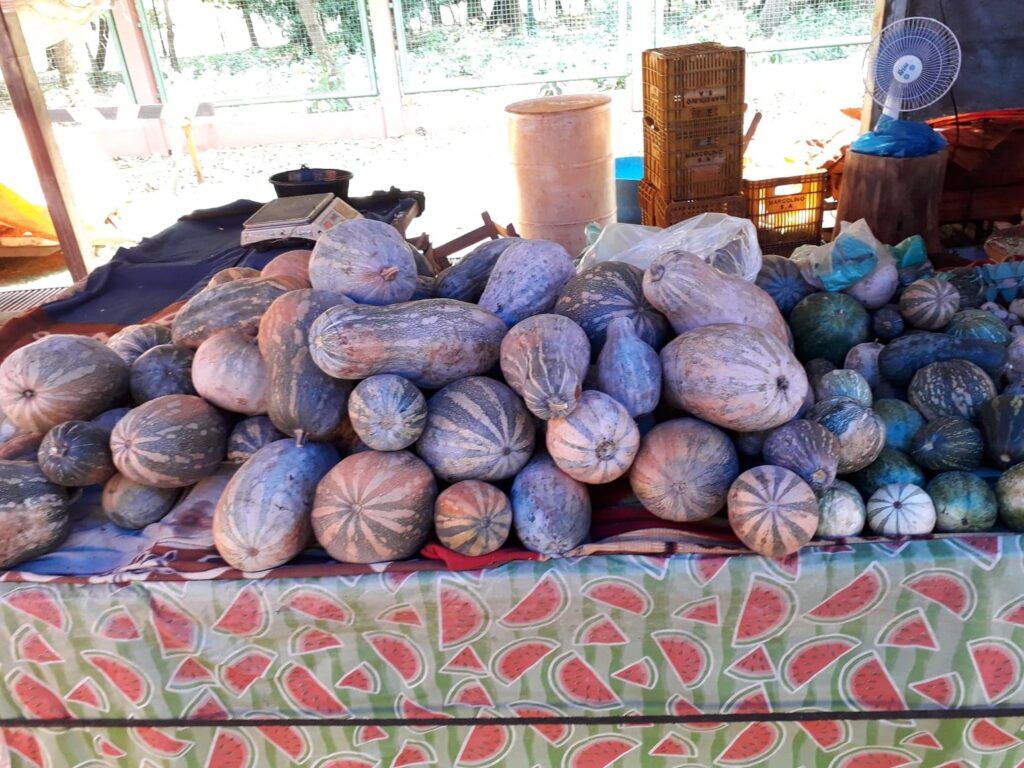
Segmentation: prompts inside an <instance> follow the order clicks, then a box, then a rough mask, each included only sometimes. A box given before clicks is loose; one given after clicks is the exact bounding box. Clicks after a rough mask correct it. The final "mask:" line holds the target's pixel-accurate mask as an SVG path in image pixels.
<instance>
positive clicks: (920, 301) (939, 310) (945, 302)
mask: <svg viewBox="0 0 1024 768" xmlns="http://www.w3.org/2000/svg"><path fill="white" fill-rule="evenodd" d="M899 306H900V314H901V315H903V319H904V320H906V321H907V322H908V323H910V325H912V326H913V327H914V328H920V329H921V330H925V331H937V330H939V329H940V328H943V327H945V325H946V324H947V323H948V322H949V321H950V320H952V319H953V315H955V314H956V312H957V310H958V309H960V294H959V293H958V292H957V290H956V288H954V287H953V286H952V285H950V284H949V283H947V282H946V281H945V280H940V279H939V278H936V277H928V278H925V279H924V280H915V281H914V282H913V283H911V284H910V285H908V286H907V287H906V289H905V290H904V291H903V294H902V295H901V296H900V305H899Z"/></svg>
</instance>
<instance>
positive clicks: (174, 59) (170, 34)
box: [164, 0, 181, 72]
mask: <svg viewBox="0 0 1024 768" xmlns="http://www.w3.org/2000/svg"><path fill="white" fill-rule="evenodd" d="M164 21H165V22H166V24H167V56H168V58H169V59H170V60H171V69H173V70H174V71H175V72H181V65H180V64H178V52H177V51H176V50H174V20H173V19H171V0H164Z"/></svg>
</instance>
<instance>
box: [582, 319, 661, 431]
mask: <svg viewBox="0 0 1024 768" xmlns="http://www.w3.org/2000/svg"><path fill="white" fill-rule="evenodd" d="M597 388H598V389H600V390H601V391H602V392H604V393H605V394H606V395H611V396H612V397H614V398H615V399H616V400H618V401H619V402H620V403H622V406H623V407H624V408H625V409H626V410H627V411H628V412H629V415H630V416H633V417H636V416H642V415H644V414H645V413H650V412H651V411H653V410H654V409H655V408H657V407H658V401H659V400H660V399H661V361H660V360H659V359H658V353H657V352H655V351H654V348H653V347H651V345H650V344H648V343H647V342H645V341H644V340H643V339H641V338H640V337H639V336H638V335H637V332H636V329H635V328H634V327H633V321H632V320H630V319H629V318H628V317H616V318H613V319H612V321H611V322H610V323H608V340H607V343H606V344H605V345H604V348H603V349H602V350H601V354H600V355H598V356H597Z"/></svg>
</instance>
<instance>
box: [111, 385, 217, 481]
mask: <svg viewBox="0 0 1024 768" xmlns="http://www.w3.org/2000/svg"><path fill="white" fill-rule="evenodd" d="M227 438H228V428H227V424H226V422H225V420H224V417H223V416H222V415H221V414H220V412H218V411H217V409H216V408H214V407H213V406H212V405H210V404H209V403H207V402H206V401H205V400H203V399H202V398H199V397H196V396H195V395H166V396H164V397H158V398H157V399H156V400H150V401H149V402H148V403H143V404H142V405H140V406H139V407H137V408H133V409H132V410H131V412H130V413H129V414H128V415H127V416H125V417H124V418H123V419H121V421H119V422H118V423H117V426H115V427H114V431H113V432H112V433H111V435H110V451H111V453H112V454H113V457H114V465H115V466H116V467H117V469H118V471H120V472H121V474H123V475H125V476H127V477H128V478H129V479H131V480H134V481H135V482H137V483H142V484H143V485H151V486H153V487H156V488H183V487H184V486H186V485H192V484H194V483H196V482H198V481H199V480H202V479H203V478H204V477H206V476H207V475H210V474H213V472H215V471H216V470H217V467H218V466H219V465H220V463H221V461H222V460H223V459H224V454H225V451H226V447H227Z"/></svg>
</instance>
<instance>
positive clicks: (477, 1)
mask: <svg viewBox="0 0 1024 768" xmlns="http://www.w3.org/2000/svg"><path fill="white" fill-rule="evenodd" d="M466 18H467V19H469V20H470V21H473V20H474V19H479V20H480V21H483V20H484V19H485V18H486V17H485V16H484V4H483V3H482V2H481V0H467V2H466Z"/></svg>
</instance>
